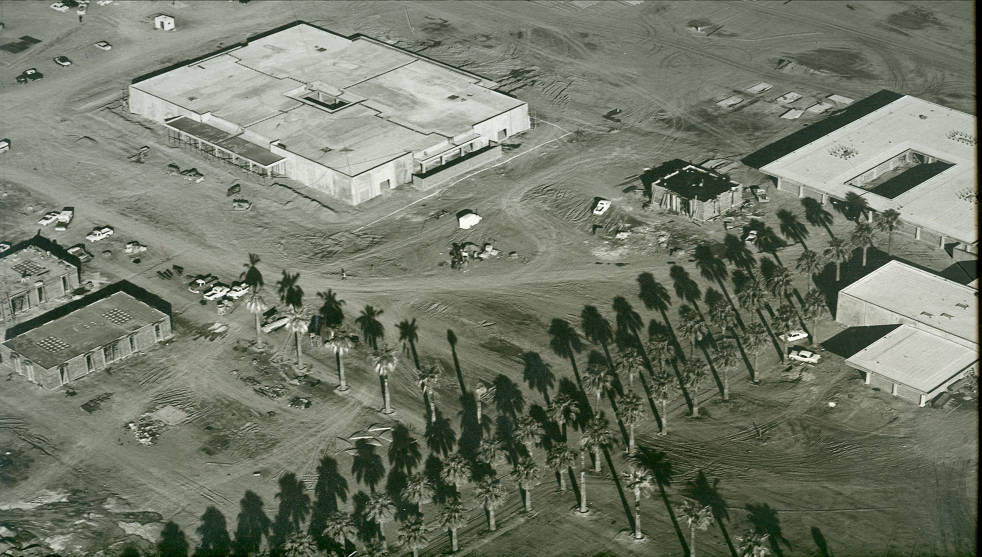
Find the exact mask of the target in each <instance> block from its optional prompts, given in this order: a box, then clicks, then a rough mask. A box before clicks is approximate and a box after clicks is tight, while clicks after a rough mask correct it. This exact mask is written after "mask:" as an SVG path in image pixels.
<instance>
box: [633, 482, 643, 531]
mask: <svg viewBox="0 0 982 557" xmlns="http://www.w3.org/2000/svg"><path fill="white" fill-rule="evenodd" d="M638 495H639V494H638V493H635V494H634V539H636V540H640V539H641V538H643V537H644V534H642V533H641V500H640V499H641V498H640V497H638Z"/></svg>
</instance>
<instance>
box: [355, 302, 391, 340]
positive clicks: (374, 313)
mask: <svg viewBox="0 0 982 557" xmlns="http://www.w3.org/2000/svg"><path fill="white" fill-rule="evenodd" d="M382 313H383V311H382V310H380V309H375V308H373V307H372V306H368V305H366V306H365V309H363V310H361V314H360V315H359V316H358V318H357V319H355V324H357V325H358V327H359V328H361V334H362V336H363V337H364V338H365V342H367V343H368V346H370V347H371V348H372V350H378V341H380V340H382V338H383V337H385V327H383V326H382V323H380V322H379V320H378V318H379V316H380V315H382Z"/></svg>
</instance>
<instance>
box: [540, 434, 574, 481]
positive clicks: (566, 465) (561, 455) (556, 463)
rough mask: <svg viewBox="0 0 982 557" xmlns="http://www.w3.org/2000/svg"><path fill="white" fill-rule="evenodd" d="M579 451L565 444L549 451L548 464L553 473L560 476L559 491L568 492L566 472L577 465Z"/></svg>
mask: <svg viewBox="0 0 982 557" xmlns="http://www.w3.org/2000/svg"><path fill="white" fill-rule="evenodd" d="M576 456H577V451H575V450H573V449H570V448H569V447H568V446H566V445H565V444H563V445H556V446H554V447H552V448H551V449H549V454H548V455H547V456H546V464H548V465H549V468H551V469H552V471H553V472H555V473H557V474H559V491H566V471H567V470H569V469H570V468H572V467H573V465H574V464H576Z"/></svg>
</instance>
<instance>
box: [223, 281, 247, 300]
mask: <svg viewBox="0 0 982 557" xmlns="http://www.w3.org/2000/svg"><path fill="white" fill-rule="evenodd" d="M248 293H249V285H248V284H246V283H244V282H240V283H236V284H233V285H232V288H230V289H229V291H228V292H227V293H226V294H225V295H226V296H227V297H229V298H231V299H233V300H238V299H239V298H241V297H242V296H245V295H246V294H248Z"/></svg>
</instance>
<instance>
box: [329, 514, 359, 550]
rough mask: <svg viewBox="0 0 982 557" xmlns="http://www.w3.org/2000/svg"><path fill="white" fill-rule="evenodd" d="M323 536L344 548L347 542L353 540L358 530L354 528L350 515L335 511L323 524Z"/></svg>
mask: <svg viewBox="0 0 982 557" xmlns="http://www.w3.org/2000/svg"><path fill="white" fill-rule="evenodd" d="M323 535H325V536H327V537H329V538H331V539H332V540H334V541H336V542H337V543H338V545H339V546H340V547H342V548H344V547H345V546H346V545H347V540H353V539H355V537H356V536H357V535H358V530H357V529H356V528H355V521H354V520H352V518H351V515H349V514H348V513H345V512H341V511H337V512H333V513H331V514H329V515H328V516H327V519H326V520H325V522H324V534H323Z"/></svg>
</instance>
